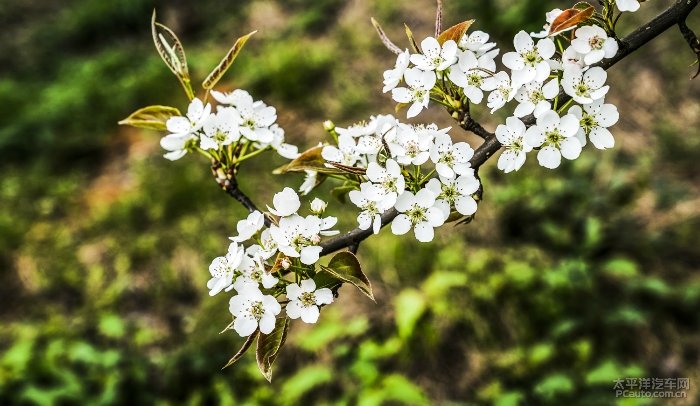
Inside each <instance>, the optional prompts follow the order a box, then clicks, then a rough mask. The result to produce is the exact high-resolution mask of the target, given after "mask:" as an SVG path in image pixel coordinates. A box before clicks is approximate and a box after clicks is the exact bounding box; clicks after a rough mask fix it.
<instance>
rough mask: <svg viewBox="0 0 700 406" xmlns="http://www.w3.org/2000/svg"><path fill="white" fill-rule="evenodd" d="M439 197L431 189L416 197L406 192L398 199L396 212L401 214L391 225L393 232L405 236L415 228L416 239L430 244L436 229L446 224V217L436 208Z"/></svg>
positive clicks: (422, 191)
mask: <svg viewBox="0 0 700 406" xmlns="http://www.w3.org/2000/svg"><path fill="white" fill-rule="evenodd" d="M436 197H437V196H436V195H435V194H434V193H433V192H432V191H431V190H429V189H425V188H423V189H421V190H419V191H418V193H416V194H415V195H414V194H413V193H411V192H409V191H406V192H404V193H403V194H402V195H401V196H399V197H398V199H396V204H395V206H394V207H396V210H398V211H399V212H400V213H401V214H399V215H398V216H396V218H395V219H394V221H393V222H392V223H391V232H393V233H394V234H395V235H404V234H406V233H407V232H409V231H410V230H411V228H413V232H414V234H415V236H416V239H417V240H418V241H420V242H430V241H432V240H433V238H434V236H435V230H434V228H435V227H440V226H441V225H443V224H444V223H445V215H444V213H443V211H442V210H441V209H440V208H439V207H435V198H436Z"/></svg>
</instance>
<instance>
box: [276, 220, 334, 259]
mask: <svg viewBox="0 0 700 406" xmlns="http://www.w3.org/2000/svg"><path fill="white" fill-rule="evenodd" d="M322 226H323V221H322V220H321V219H320V218H318V217H316V216H306V217H301V216H300V215H298V214H293V215H291V216H288V217H282V218H281V219H280V221H279V225H274V224H273V225H272V226H270V234H271V235H272V238H274V240H275V242H276V243H277V249H278V250H279V251H280V252H282V253H283V254H284V255H287V256H288V257H293V258H299V259H300V260H301V262H302V263H303V264H306V265H312V264H315V263H316V261H318V258H319V255H320V254H321V250H322V248H321V247H319V246H318V244H319V243H320V242H321V236H320V234H321V230H322Z"/></svg>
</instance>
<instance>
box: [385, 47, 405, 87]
mask: <svg viewBox="0 0 700 406" xmlns="http://www.w3.org/2000/svg"><path fill="white" fill-rule="evenodd" d="M410 57H411V54H410V53H409V52H408V49H407V50H405V51H404V52H402V53H401V54H399V56H398V57H397V58H396V65H394V69H390V70H387V71H384V89H382V91H383V92H384V93H386V92H388V91H389V90H391V89H393V88H395V87H396V86H398V85H399V83H400V82H401V79H403V74H404V72H406V68H408V63H409V58H410Z"/></svg>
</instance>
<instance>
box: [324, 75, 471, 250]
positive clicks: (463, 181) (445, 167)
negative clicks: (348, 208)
mask: <svg viewBox="0 0 700 406" xmlns="http://www.w3.org/2000/svg"><path fill="white" fill-rule="evenodd" d="M425 63H427V62H425ZM436 64H437V62H436ZM438 65H439V64H438ZM385 76H386V75H385ZM335 130H336V131H337V133H338V142H337V146H335V145H327V146H325V147H324V148H323V151H322V156H323V158H324V159H325V160H326V161H328V162H329V163H342V164H343V165H348V166H354V167H355V168H364V169H366V172H365V175H364V176H362V177H361V179H360V181H358V183H357V189H356V190H352V191H350V193H349V198H350V201H351V202H352V203H353V204H354V205H355V206H357V207H358V208H359V209H360V213H359V215H358V216H357V222H358V223H359V227H360V228H361V229H363V230H367V229H369V228H370V227H371V228H372V230H373V231H374V233H375V234H376V233H378V232H379V230H380V228H381V226H382V217H381V216H382V214H384V213H385V212H387V211H388V210H390V209H391V208H394V209H396V210H397V211H398V212H399V213H400V214H399V215H398V216H397V217H396V218H395V219H394V221H393V223H392V226H391V230H392V232H393V233H394V234H396V235H402V234H406V233H407V232H408V231H410V230H411V229H413V230H414V235H415V237H416V239H417V240H418V241H421V242H428V241H432V240H433V237H434V228H436V227H440V226H441V225H443V224H444V223H445V222H446V221H447V219H448V218H449V217H450V214H451V213H452V212H453V211H456V212H457V213H459V214H461V215H462V216H470V215H473V214H474V213H475V212H476V209H477V204H476V200H475V198H474V195H475V194H476V193H477V191H478V189H479V186H480V183H479V181H478V180H477V178H476V176H475V174H474V170H473V169H472V168H471V166H470V164H469V159H470V158H471V157H472V155H473V154H474V151H473V150H472V148H471V147H470V146H469V144H467V143H466V142H457V143H453V141H452V138H451V137H450V135H449V134H448V131H449V130H450V128H445V129H439V128H438V127H437V125H435V124H430V125H410V124H405V123H401V122H399V120H397V119H396V118H394V117H393V116H390V115H387V116H376V117H372V118H371V119H370V121H369V122H362V123H358V124H355V125H354V126H352V127H349V128H336V129H335ZM435 175H437V176H435Z"/></svg>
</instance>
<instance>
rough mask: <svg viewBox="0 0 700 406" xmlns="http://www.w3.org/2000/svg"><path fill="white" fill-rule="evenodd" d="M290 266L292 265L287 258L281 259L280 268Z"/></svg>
mask: <svg viewBox="0 0 700 406" xmlns="http://www.w3.org/2000/svg"><path fill="white" fill-rule="evenodd" d="M290 266H292V263H291V262H290V261H289V258H284V259H282V268H284V269H289V267H290Z"/></svg>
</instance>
